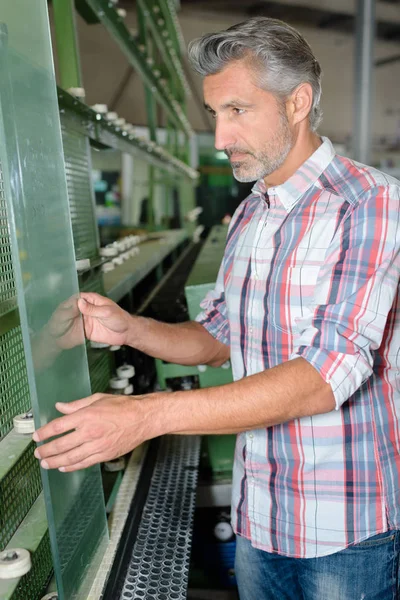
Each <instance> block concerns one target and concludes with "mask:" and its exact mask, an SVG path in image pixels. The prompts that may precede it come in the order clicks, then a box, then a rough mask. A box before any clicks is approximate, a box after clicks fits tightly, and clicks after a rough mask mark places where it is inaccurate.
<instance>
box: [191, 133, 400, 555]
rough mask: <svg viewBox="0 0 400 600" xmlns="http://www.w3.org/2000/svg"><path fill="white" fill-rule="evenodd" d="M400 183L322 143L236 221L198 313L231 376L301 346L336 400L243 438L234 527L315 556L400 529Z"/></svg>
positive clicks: (288, 356)
mask: <svg viewBox="0 0 400 600" xmlns="http://www.w3.org/2000/svg"><path fill="white" fill-rule="evenodd" d="M399 248H400V183H399V182H398V181H397V180H395V179H393V178H391V177H388V176H386V175H384V174H383V173H381V172H379V171H377V170H376V169H373V168H371V167H366V166H364V165H360V164H357V163H355V162H353V161H351V160H349V159H347V158H343V157H341V156H338V155H336V154H335V151H334V149H333V147H332V144H331V143H330V141H329V140H328V139H326V138H324V139H323V144H322V145H321V146H320V147H319V148H318V149H317V151H316V152H315V153H314V154H313V155H312V156H311V157H310V158H309V159H308V160H307V161H306V162H305V163H304V164H303V165H302V167H301V168H300V169H299V170H298V171H297V172H296V173H295V174H294V175H293V176H292V177H291V178H290V179H289V180H288V181H286V182H285V183H284V184H283V185H280V186H277V187H275V188H272V189H268V190H267V189H266V188H265V185H264V182H263V181H262V180H260V181H258V182H257V183H256V184H255V186H254V188H253V191H252V193H251V194H250V196H248V198H246V199H245V200H244V201H243V202H242V203H241V204H240V206H239V207H238V209H237V211H236V212H235V215H234V217H233V219H232V221H231V224H230V228H229V233H228V238H227V243H226V249H225V254H224V259H223V262H222V265H221V269H220V272H219V276H218V281H217V283H216V287H215V290H214V291H213V292H211V293H210V294H208V295H207V297H206V298H205V300H204V301H203V303H202V308H203V309H204V312H203V313H201V314H200V315H199V316H198V317H197V320H198V321H199V322H200V323H202V324H203V326H204V327H205V328H206V329H207V330H208V331H209V332H210V333H211V334H212V335H213V336H214V337H215V338H217V339H218V340H220V341H222V342H223V343H225V344H227V345H229V346H230V349H231V362H232V369H233V374H234V379H235V380H238V379H241V378H242V377H246V376H247V375H252V374H255V373H259V372H261V371H264V370H266V369H270V368H272V367H274V366H276V365H279V364H281V363H284V362H286V361H288V360H292V359H294V358H297V357H303V358H304V359H305V360H307V361H308V362H309V363H310V364H311V365H313V366H314V367H315V369H317V371H318V372H319V373H320V374H321V376H322V377H323V379H324V380H325V381H327V382H329V383H330V384H331V386H332V391H333V393H334V396H335V400H336V409H337V410H333V411H332V412H330V413H327V414H324V415H317V416H313V417H305V418H302V419H297V420H294V421H291V422H288V423H283V424H281V425H277V426H274V427H268V428H263V429H258V430H255V431H250V432H246V433H242V434H240V435H238V438H237V445H236V454H235V464H234V473H233V499H232V502H233V509H232V518H233V525H234V528H235V531H236V532H237V533H238V534H240V535H241V536H244V537H246V538H248V539H249V540H251V542H252V544H253V546H255V547H256V548H261V549H264V550H267V551H269V552H277V553H279V554H282V555H286V556H292V557H300V558H308V557H317V556H324V555H327V554H331V553H333V552H337V551H338V550H341V549H343V548H345V547H346V546H348V545H349V544H352V543H357V542H360V541H362V540H364V539H366V538H368V537H370V536H372V535H375V534H377V533H381V532H384V531H387V530H388V529H391V528H395V529H396V528H397V529H400V428H399V417H400V303H399V272H400V257H399Z"/></svg>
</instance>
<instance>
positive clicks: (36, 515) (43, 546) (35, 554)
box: [0, 493, 53, 600]
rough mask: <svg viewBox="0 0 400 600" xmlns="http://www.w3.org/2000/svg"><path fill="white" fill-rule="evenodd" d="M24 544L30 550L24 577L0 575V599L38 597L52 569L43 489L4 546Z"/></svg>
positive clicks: (42, 591) (43, 589) (20, 546)
mask: <svg viewBox="0 0 400 600" xmlns="http://www.w3.org/2000/svg"><path fill="white" fill-rule="evenodd" d="M12 548H24V549H25V550H29V552H30V553H31V560H32V568H31V570H30V571H29V573H27V574H26V575H24V576H23V577H20V578H15V579H8V580H6V579H4V580H1V579H0V598H1V600H37V598H39V597H40V596H41V595H42V594H43V593H44V591H45V588H46V586H47V584H48V582H49V581H50V578H51V576H52V573H53V562H52V556H51V550H50V538H49V530H48V524H47V517H46V508H45V502H44V497H43V493H41V494H40V496H39V497H38V498H37V500H36V501H35V503H34V504H33V506H32V508H31V509H30V511H29V512H28V514H27V515H26V517H25V519H24V520H23V522H22V524H21V525H20V527H19V528H18V529H17V531H16V533H15V534H14V536H13V537H12V538H11V540H10V542H9V544H8V545H7V548H6V549H12Z"/></svg>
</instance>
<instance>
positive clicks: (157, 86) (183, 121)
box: [86, 0, 194, 137]
mask: <svg viewBox="0 0 400 600" xmlns="http://www.w3.org/2000/svg"><path fill="white" fill-rule="evenodd" d="M86 3H87V4H88V5H89V7H90V8H91V9H92V11H93V12H94V13H95V14H96V15H97V17H98V19H99V21H100V22H101V23H102V24H103V25H104V27H105V28H106V29H107V31H108V32H109V33H110V34H111V36H112V37H113V38H114V39H115V41H116V42H117V44H118V45H119V46H120V48H121V50H122V51H123V53H124V54H125V56H126V57H127V59H128V61H129V63H130V64H131V65H132V66H133V67H134V69H135V70H136V71H137V72H138V73H139V74H140V75H141V76H142V78H143V80H144V82H145V83H146V84H147V85H148V86H149V88H150V89H151V91H152V92H153V93H154V95H155V96H156V97H157V99H158V100H159V102H160V103H161V104H162V105H163V107H164V108H165V110H166V111H167V112H168V114H169V116H170V118H171V119H172V121H173V122H174V124H175V125H176V126H177V127H178V129H180V130H182V131H183V132H185V134H186V135H187V136H188V137H191V136H192V135H193V134H194V132H193V129H192V128H191V126H190V124H189V121H188V120H187V118H186V116H185V114H184V112H183V110H182V108H181V106H180V105H179V103H178V102H177V100H176V99H175V98H174V97H173V94H172V92H171V90H170V89H169V87H168V85H167V82H166V81H163V79H162V77H161V73H160V72H158V71H157V69H156V68H152V64H153V60H152V59H151V57H149V56H147V51H146V48H143V49H140V48H139V46H138V44H137V43H136V40H135V38H134V37H133V35H132V34H130V33H129V31H128V29H127V27H126V25H125V23H124V21H123V18H122V17H121V16H120V15H119V14H118V11H117V10H116V9H115V7H114V5H113V4H112V3H111V2H108V0H86Z"/></svg>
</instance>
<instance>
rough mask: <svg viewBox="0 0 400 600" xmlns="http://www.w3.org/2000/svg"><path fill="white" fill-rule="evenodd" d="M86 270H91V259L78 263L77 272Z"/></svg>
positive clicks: (83, 259) (84, 259) (78, 261)
mask: <svg viewBox="0 0 400 600" xmlns="http://www.w3.org/2000/svg"><path fill="white" fill-rule="evenodd" d="M86 269H90V258H82V259H81V260H77V261H76V270H77V271H85V270H86Z"/></svg>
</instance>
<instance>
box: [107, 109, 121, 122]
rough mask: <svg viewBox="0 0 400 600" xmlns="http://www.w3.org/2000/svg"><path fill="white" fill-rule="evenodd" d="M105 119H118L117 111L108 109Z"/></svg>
mask: <svg viewBox="0 0 400 600" xmlns="http://www.w3.org/2000/svg"><path fill="white" fill-rule="evenodd" d="M106 119H107V121H115V120H116V119H118V113H116V112H114V111H110V112H108V113H106Z"/></svg>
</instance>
